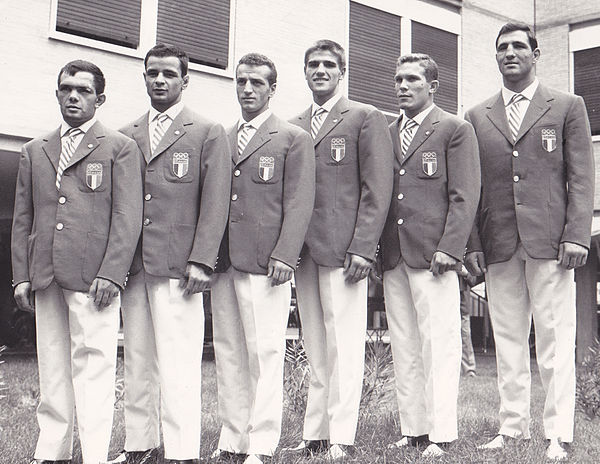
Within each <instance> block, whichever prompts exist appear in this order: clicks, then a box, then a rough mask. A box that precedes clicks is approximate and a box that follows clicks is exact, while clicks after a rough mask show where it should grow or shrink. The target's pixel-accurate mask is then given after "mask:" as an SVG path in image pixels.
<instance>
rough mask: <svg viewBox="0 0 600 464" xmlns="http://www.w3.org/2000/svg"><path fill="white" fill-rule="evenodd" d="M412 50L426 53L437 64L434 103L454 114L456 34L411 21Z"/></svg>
mask: <svg viewBox="0 0 600 464" xmlns="http://www.w3.org/2000/svg"><path fill="white" fill-rule="evenodd" d="M412 50H413V52H414V53H426V54H428V55H429V56H430V57H431V58H433V60H434V61H435V62H436V63H437V65H438V71H439V80H440V87H439V89H438V91H437V92H436V94H435V97H434V98H435V103H436V105H438V106H439V107H440V108H442V109H444V110H446V111H448V112H450V113H454V114H456V113H457V111H458V36H457V35H456V34H452V33H451V32H446V31H443V30H441V29H437V28H435V27H431V26H427V25H426V24H421V23H418V22H416V21H413V22H412Z"/></svg>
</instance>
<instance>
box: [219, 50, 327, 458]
mask: <svg viewBox="0 0 600 464" xmlns="http://www.w3.org/2000/svg"><path fill="white" fill-rule="evenodd" d="M276 86H277V70H276V69H275V65H274V64H273V62H272V61H271V60H270V59H269V58H267V57H266V56H263V55H259V54H256V53H251V54H248V55H245V56H243V57H242V58H241V59H240V61H239V63H238V66H237V69H236V89H237V97H238V101H239V103H240V106H241V109H242V118H241V119H240V120H239V122H238V123H237V124H236V125H235V126H233V127H232V128H231V129H229V131H228V134H229V141H230V145H231V147H232V149H231V155H230V157H231V161H229V163H230V165H231V170H232V173H233V181H232V191H231V202H230V212H229V227H228V229H227V234H226V235H225V237H224V240H223V245H222V248H221V253H220V254H219V265H218V268H219V271H221V272H222V273H220V274H217V275H216V278H215V282H214V284H213V291H212V308H213V342H214V347H215V359H216V362H217V382H218V390H219V398H218V399H219V415H220V417H221V420H222V422H223V425H222V428H221V435H220V438H219V444H218V448H217V450H216V451H215V452H214V453H213V457H219V456H222V455H228V454H231V453H236V454H246V455H247V458H246V460H245V461H244V462H245V463H246V464H256V463H261V462H263V459H264V456H265V455H266V456H272V455H273V452H274V451H275V448H277V444H278V442H279V437H280V433H281V414H282V406H283V362H284V355H285V332H286V328H287V321H288V314H289V306H290V297H291V288H290V283H289V280H290V279H291V278H292V274H293V272H294V269H295V268H296V263H297V261H298V256H299V254H300V250H301V248H302V244H303V242H304V236H305V234H306V230H307V228H308V223H309V221H310V217H311V214H312V209H313V202H314V196H315V193H314V190H315V154H314V149H313V146H312V140H311V138H310V136H309V135H308V134H307V133H306V132H305V131H303V130H302V129H300V128H298V127H296V126H294V125H292V124H290V123H288V122H286V121H283V120H281V119H279V118H278V117H277V116H275V115H274V114H272V112H271V110H270V109H269V101H270V99H271V97H272V96H273V94H274V93H275V88H276Z"/></svg>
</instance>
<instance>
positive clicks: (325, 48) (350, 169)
mask: <svg viewBox="0 0 600 464" xmlns="http://www.w3.org/2000/svg"><path fill="white" fill-rule="evenodd" d="M344 55H345V52H344V49H343V48H342V47H341V46H340V45H339V44H337V43H336V42H333V41H331V40H320V41H318V42H316V43H315V44H314V45H313V46H312V47H310V48H309V49H308V50H307V51H306V53H305V55H304V72H305V77H306V81H307V83H308V86H309V88H310V89H311V91H312V94H313V100H314V103H313V104H312V105H311V106H310V107H309V108H308V109H307V110H306V111H304V112H303V113H302V114H300V115H299V116H297V117H296V118H294V119H293V120H292V122H293V123H294V124H297V125H298V126H300V127H301V128H303V129H304V130H306V131H307V132H308V133H310V134H311V135H312V137H313V143H314V147H315V156H316V172H317V174H316V176H317V177H316V197H315V207H314V211H313V215H312V219H311V222H310V225H309V228H308V233H307V236H306V240H305V244H306V246H305V249H304V251H303V253H302V260H301V263H300V265H299V266H298V270H297V271H296V287H297V297H298V309H299V312H300V319H301V322H302V329H303V331H302V333H303V336H304V343H305V347H306V353H307V355H308V360H309V363H310V369H311V377H310V387H309V393H308V403H307V407H306V415H305V419H304V432H303V438H304V440H303V442H302V443H300V444H299V445H298V447H296V448H295V449H296V450H302V451H303V452H307V453H310V452H314V451H320V450H325V449H327V444H328V442H329V444H330V445H331V446H330V447H329V450H328V453H329V458H332V459H338V458H342V457H344V456H345V455H346V451H347V450H346V449H345V448H346V447H347V446H349V445H353V444H354V437H355V434H356V425H357V421H358V408H359V403H360V395H361V391H362V378H363V370H364V343H363V341H364V338H365V331H366V326H367V281H368V279H366V277H367V276H368V273H369V270H370V269H371V266H372V264H373V261H374V259H375V252H376V249H377V242H378V240H379V236H380V235H381V230H382V229H383V224H384V222H385V216H386V214H387V210H388V206H389V203H390V197H391V191H392V170H393V164H392V159H393V153H392V142H391V140H390V135H389V131H388V129H387V121H386V119H385V116H384V115H383V114H382V113H381V112H379V111H377V109H375V108H374V107H373V106H370V105H365V104H362V103H357V102H353V101H350V100H348V99H347V98H345V97H343V96H342V94H341V92H340V82H341V81H342V79H343V78H344V74H345V71H346V60H345V56H344Z"/></svg>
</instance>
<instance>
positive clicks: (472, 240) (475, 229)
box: [465, 111, 483, 253]
mask: <svg viewBox="0 0 600 464" xmlns="http://www.w3.org/2000/svg"><path fill="white" fill-rule="evenodd" d="M465 119H466V120H467V122H468V123H469V124H471V125H472V124H473V121H472V118H471V114H470V112H469V111H467V113H466V114H465ZM475 142H476V143H477V145H478V147H477V150H478V151H477V153H478V154H477V156H478V157H479V143H478V142H477V134H476V133H475ZM480 161H481V158H478V163H477V164H478V166H479V174H480V181H481V162H480ZM478 197H479V201H478V204H477V208H476V211H475V218H474V220H473V225H472V227H471V233H470V234H469V239H468V240H467V253H470V252H474V251H483V247H482V246H481V238H480V237H479V215H480V207H481V186H480V188H479V193H478Z"/></svg>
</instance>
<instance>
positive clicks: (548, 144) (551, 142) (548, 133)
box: [542, 129, 556, 153]
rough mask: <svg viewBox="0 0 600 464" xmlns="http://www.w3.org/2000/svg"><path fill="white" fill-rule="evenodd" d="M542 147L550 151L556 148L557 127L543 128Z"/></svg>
mask: <svg viewBox="0 0 600 464" xmlns="http://www.w3.org/2000/svg"><path fill="white" fill-rule="evenodd" d="M542 147H543V148H544V150H546V151H547V152H548V153H550V152H553V151H554V150H555V149H556V129H542Z"/></svg>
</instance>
